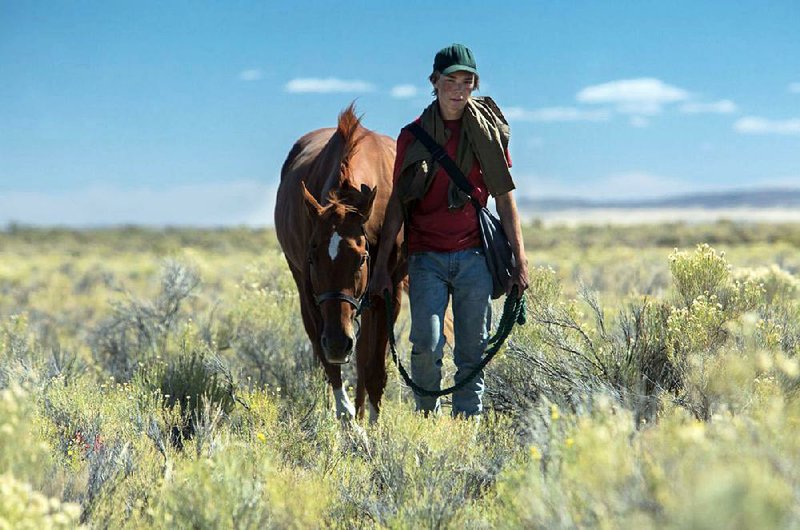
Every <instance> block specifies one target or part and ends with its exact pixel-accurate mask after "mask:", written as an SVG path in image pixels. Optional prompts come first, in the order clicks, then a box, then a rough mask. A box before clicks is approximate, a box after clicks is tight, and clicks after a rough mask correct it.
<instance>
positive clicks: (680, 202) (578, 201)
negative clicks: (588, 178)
mask: <svg viewBox="0 0 800 530" xmlns="http://www.w3.org/2000/svg"><path fill="white" fill-rule="evenodd" d="M517 203H518V205H519V207H520V208H521V209H524V210H535V211H540V212H541V211H562V210H574V209H577V210H595V209H661V208H679V209H680V208H704V209H712V210H713V209H722V208H800V187H798V188H789V187H782V188H759V189H748V190H723V191H716V192H697V193H682V194H676V195H666V196H663V197H654V198H646V199H585V198H577V197H564V196H560V197H559V196H552V197H542V198H535V197H529V196H525V197H518V198H517Z"/></svg>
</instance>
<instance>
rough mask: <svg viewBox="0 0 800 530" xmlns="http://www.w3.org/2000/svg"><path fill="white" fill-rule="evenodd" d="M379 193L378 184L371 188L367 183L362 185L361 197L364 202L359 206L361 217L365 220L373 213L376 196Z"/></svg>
mask: <svg viewBox="0 0 800 530" xmlns="http://www.w3.org/2000/svg"><path fill="white" fill-rule="evenodd" d="M377 194H378V186H375V187H374V188H372V189H370V188H369V186H367V185H366V184H362V185H361V198H362V202H361V205H360V206H359V207H358V213H359V214H361V218H362V219H364V222H366V221H367V219H369V216H370V214H371V213H372V205H373V204H374V203H375V196H376V195H377Z"/></svg>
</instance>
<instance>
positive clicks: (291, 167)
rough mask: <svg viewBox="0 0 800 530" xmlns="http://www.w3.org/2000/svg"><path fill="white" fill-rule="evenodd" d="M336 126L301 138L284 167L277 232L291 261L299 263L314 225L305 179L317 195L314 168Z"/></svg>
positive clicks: (277, 215)
mask: <svg viewBox="0 0 800 530" xmlns="http://www.w3.org/2000/svg"><path fill="white" fill-rule="evenodd" d="M335 132H336V129H334V128H326V129H317V130H316V131H312V132H310V133H308V134H306V135H304V136H302V137H301V138H300V139H299V140H297V141H296V142H295V143H294V145H293V146H292V149H291V150H290V151H289V154H288V155H287V157H286V160H285V161H284V163H283V166H282V167H281V182H280V185H279V186H278V195H277V198H276V201H275V233H276V235H277V236H278V242H279V243H280V245H281V248H282V249H283V252H284V254H285V255H286V259H287V260H288V261H289V263H290V264H292V265H295V266H298V267H299V265H300V262H299V261H298V259H302V258H301V254H302V252H303V249H304V247H302V246H301V244H302V245H304V244H305V243H304V242H305V240H306V239H308V236H309V234H308V233H309V230H310V227H309V226H308V224H309V222H308V217H307V215H306V212H305V211H304V210H303V199H302V186H301V182H303V183H304V184H305V185H306V187H308V189H309V191H311V193H312V194H314V195H315V196H318V193H315V190H314V188H316V187H317V186H316V181H317V180H319V179H317V178H315V174H314V173H313V172H312V169H313V168H314V166H315V165H318V164H317V162H318V159H319V157H320V155H321V153H322V152H323V150H324V149H325V147H326V146H327V145H328V144H329V143H330V141H331V138H332V137H333V135H334V133H335Z"/></svg>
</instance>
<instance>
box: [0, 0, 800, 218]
mask: <svg viewBox="0 0 800 530" xmlns="http://www.w3.org/2000/svg"><path fill="white" fill-rule="evenodd" d="M798 21H800V2H797V1H796V0H785V1H758V2H757V1H750V0H744V1H737V2H727V1H711V2H696V1H693V2H688V1H687V2H682V1H672V2H658V3H656V2H635V1H624V2H623V1H604V2H596V1H595V2H589V1H586V2H582V1H579V2H558V1H546V2H541V1H540V2H504V3H503V4H502V5H494V4H492V3H488V2H485V1H484V2H473V1H463V0H462V1H460V2H439V3H435V4H434V3H430V2H421V1H419V2H417V1H406V2H403V3H402V4H398V3H390V2H380V1H372V2H307V1H305V2H304V1H298V2H291V3H289V2H277V1H276V2H169V3H162V2H147V1H139V2H77V1H76V2H34V1H22V0H20V1H8V0H2V1H0V81H2V82H0V223H2V224H5V223H7V222H9V221H11V220H15V221H19V222H24V223H35V224H71V225H87V224H108V223H143V224H201V225H217V224H238V223H247V224H267V223H270V222H271V218H272V208H273V205H274V195H275V190H276V186H277V181H278V173H279V170H280V166H281V164H282V162H283V160H284V158H285V156H286V153H287V152H288V150H289V148H290V147H291V145H292V143H293V142H294V140H295V139H297V138H298V137H299V136H301V135H302V134H304V133H305V132H308V131H310V130H313V129H315V128H319V127H324V126H331V125H333V124H334V123H335V119H336V115H337V113H338V112H339V111H340V110H341V109H343V108H344V107H345V106H346V105H347V104H348V103H350V102H351V101H352V100H356V104H357V108H358V111H359V112H360V113H363V115H364V120H363V122H364V124H365V125H366V126H367V127H369V128H371V129H374V130H377V131H380V132H382V133H385V134H389V135H391V136H395V135H396V134H397V132H398V131H399V129H400V127H402V126H403V125H404V124H405V123H407V122H408V121H410V120H411V119H413V118H414V117H416V116H417V115H418V114H419V112H420V111H421V110H422V109H423V108H424V107H425V106H426V105H427V104H428V102H429V101H430V100H431V96H430V88H429V86H428V84H427V76H428V74H429V73H430V68H431V64H432V62H433V55H434V54H435V52H436V51H437V50H438V49H439V48H441V47H443V46H446V45H448V44H450V43H452V42H462V43H465V44H467V45H468V46H470V47H471V48H472V50H473V51H474V53H475V56H476V59H477V62H478V69H479V71H480V73H481V85H482V87H481V91H480V94H483V95H491V96H492V97H494V99H495V100H496V101H497V102H498V103H499V104H500V106H501V108H503V109H504V111H505V112H506V115H507V117H508V118H509V120H510V121H511V125H512V142H511V155H512V158H513V160H514V169H513V173H514V176H515V179H516V182H517V187H518V192H517V193H518V194H519V195H524V196H534V197H542V196H554V195H558V196H578V197H589V198H608V197H647V196H658V195H664V194H675V193H685V192H691V191H698V190H718V189H728V188H745V187H754V186H777V185H783V186H793V187H800V31H798V23H799V22H798Z"/></svg>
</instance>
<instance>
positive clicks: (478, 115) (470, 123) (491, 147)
mask: <svg viewBox="0 0 800 530" xmlns="http://www.w3.org/2000/svg"><path fill="white" fill-rule="evenodd" d="M420 125H421V126H422V127H423V128H424V129H425V130H426V131H427V132H428V134H430V135H431V136H432V137H433V139H434V140H436V143H438V144H439V145H441V146H444V144H445V143H447V139H448V136H449V133H450V131H449V130H448V129H447V127H446V126H445V124H444V121H443V120H442V116H441V113H440V112H439V105H438V103H437V102H436V101H434V102H433V103H431V104H430V105H429V106H428V108H426V109H425V111H424V112H423V113H422V116H421V117H420ZM509 138H510V129H509V126H508V122H507V121H506V119H505V117H504V116H503V114H502V112H500V109H499V108H498V107H497V105H496V104H495V102H494V101H493V100H492V99H491V98H489V97H479V98H471V99H470V100H469V101H468V102H467V105H466V108H465V109H464V115H463V117H462V124H461V138H460V139H459V143H458V150H457V152H456V157H455V159H454V161H455V163H456V165H458V167H459V169H461V171H462V172H463V173H464V174H465V175H468V174H469V172H470V170H471V168H472V166H473V164H474V162H475V159H476V158H477V160H478V162H479V163H480V167H481V172H482V173H483V180H484V182H485V183H486V188H487V190H488V192H489V193H490V194H491V195H492V196H493V197H496V196H498V195H502V194H504V193H507V192H509V191H511V190H513V189H514V181H513V180H512V178H511V172H510V170H509V167H508V159H507V157H506V152H507V150H508V141H509ZM438 170H439V164H438V163H437V162H435V161H434V160H433V156H432V155H431V153H430V151H428V149H427V148H426V147H425V146H424V145H422V143H421V142H420V141H419V140H415V141H414V142H413V143H411V144H410V145H409V146H408V148H407V149H406V152H405V157H404V159H403V161H402V163H401V165H400V172H399V176H398V179H397V182H396V183H395V187H396V190H397V193H398V196H399V198H400V201H401V204H402V206H403V215H404V218H405V220H406V222H408V220H409V218H410V214H411V211H412V210H413V206H414V204H415V203H416V201H418V200H420V199H421V198H422V197H423V196H424V195H425V193H427V191H428V188H430V185H431V183H432V182H433V178H434V175H436V172H437V171H438ZM468 200H469V198H468V197H467V195H466V194H465V193H464V192H462V191H461V190H460V189H458V187H457V186H456V185H455V183H453V182H452V181H451V182H450V186H449V189H448V207H449V208H450V209H459V208H463V207H464V205H465V204H466V203H467V201H468Z"/></svg>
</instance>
